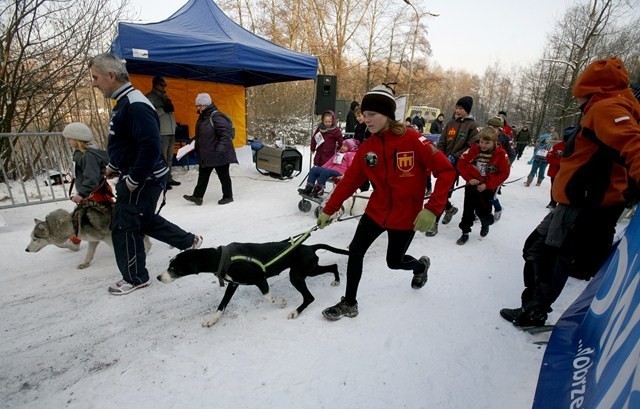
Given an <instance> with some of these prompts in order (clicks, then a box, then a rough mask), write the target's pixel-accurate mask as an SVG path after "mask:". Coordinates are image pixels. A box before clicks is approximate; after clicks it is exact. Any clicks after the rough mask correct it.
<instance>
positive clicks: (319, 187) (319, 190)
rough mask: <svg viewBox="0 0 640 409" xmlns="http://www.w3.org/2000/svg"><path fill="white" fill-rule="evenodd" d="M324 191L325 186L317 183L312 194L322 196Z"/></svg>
mask: <svg viewBox="0 0 640 409" xmlns="http://www.w3.org/2000/svg"><path fill="white" fill-rule="evenodd" d="M323 193H324V186H322V185H319V184H316V185H315V186H314V187H313V190H312V191H311V196H313V197H321V196H322V194H323Z"/></svg>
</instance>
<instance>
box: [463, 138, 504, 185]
mask: <svg viewBox="0 0 640 409" xmlns="http://www.w3.org/2000/svg"><path fill="white" fill-rule="evenodd" d="M479 153H480V145H478V143H475V144H473V145H472V146H471V147H470V148H469V149H467V150H466V151H465V152H464V153H463V154H462V155H460V159H458V173H460V176H462V178H463V179H464V180H466V181H467V182H468V181H469V180H471V179H477V180H479V181H480V183H484V184H485V185H486V186H487V189H489V190H496V189H497V188H498V187H500V185H501V184H502V183H503V182H504V181H505V180H507V178H508V177H509V173H510V172H511V165H510V163H509V157H508V156H507V151H505V150H504V149H503V148H502V147H501V146H500V145H497V146H496V148H495V149H494V150H493V155H491V159H490V160H489V162H488V163H487V168H486V176H482V174H481V173H480V169H478V167H476V165H475V161H476V158H477V157H478V154H479Z"/></svg>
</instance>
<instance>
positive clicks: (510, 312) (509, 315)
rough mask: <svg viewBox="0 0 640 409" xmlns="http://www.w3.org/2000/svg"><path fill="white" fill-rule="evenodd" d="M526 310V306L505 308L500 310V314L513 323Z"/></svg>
mask: <svg viewBox="0 0 640 409" xmlns="http://www.w3.org/2000/svg"><path fill="white" fill-rule="evenodd" d="M523 312H524V308H522V307H518V308H503V309H501V310H500V316H501V317H502V318H504V319H505V320H507V321H509V322H510V323H512V324H513V321H514V320H515V319H516V318H518V317H519V316H520V315H522V313H523Z"/></svg>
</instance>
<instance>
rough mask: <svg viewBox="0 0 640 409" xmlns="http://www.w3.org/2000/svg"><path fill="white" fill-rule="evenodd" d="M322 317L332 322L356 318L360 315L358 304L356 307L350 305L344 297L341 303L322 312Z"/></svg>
mask: <svg viewBox="0 0 640 409" xmlns="http://www.w3.org/2000/svg"><path fill="white" fill-rule="evenodd" d="M322 315H324V317H325V318H326V319H328V320H331V321H337V320H339V319H340V318H342V317H349V318H354V317H356V316H357V315H358V303H357V302H356V303H355V304H354V305H349V303H348V302H347V301H346V300H345V299H344V297H342V298H341V299H340V302H339V303H337V304H336V305H334V306H333V307H329V308H326V309H325V310H324V311H322Z"/></svg>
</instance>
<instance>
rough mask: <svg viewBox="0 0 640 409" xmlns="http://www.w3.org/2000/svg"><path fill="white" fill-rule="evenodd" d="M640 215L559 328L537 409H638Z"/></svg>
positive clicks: (548, 353) (545, 365)
mask: <svg viewBox="0 0 640 409" xmlns="http://www.w3.org/2000/svg"><path fill="white" fill-rule="evenodd" d="M639 271H640V214H636V215H635V216H634V217H633V218H632V220H631V222H630V223H629V226H628V227H627V230H626V232H625V234H624V236H623V238H622V240H621V241H620V242H619V244H618V246H617V248H616V250H615V251H614V253H613V254H612V255H611V257H610V258H609V259H608V260H607V262H606V263H605V264H604V265H603V266H602V268H601V269H600V271H599V272H598V274H597V275H596V276H595V277H594V278H593V279H592V280H591V282H590V283H589V285H588V286H587V287H586V288H585V290H584V292H583V293H582V294H581V295H580V297H578V299H577V300H576V301H575V302H574V303H573V304H572V305H571V306H570V307H569V308H568V309H567V311H565V313H564V314H563V315H562V317H561V318H560V320H559V321H558V323H557V324H556V326H555V328H554V330H553V333H552V334H551V339H550V340H549V344H548V345H547V349H546V351H545V354H544V358H543V360H542V367H541V369H540V376H539V378H538V386H537V388H536V394H535V398H534V402H533V409H543V408H544V409H550V408H554V409H556V408H567V409H580V408H587V409H596V408H603V409H604V408H640V274H638V272H639Z"/></svg>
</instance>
